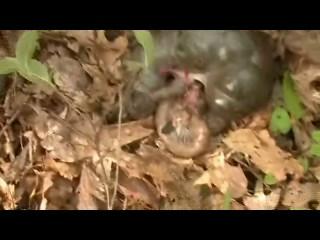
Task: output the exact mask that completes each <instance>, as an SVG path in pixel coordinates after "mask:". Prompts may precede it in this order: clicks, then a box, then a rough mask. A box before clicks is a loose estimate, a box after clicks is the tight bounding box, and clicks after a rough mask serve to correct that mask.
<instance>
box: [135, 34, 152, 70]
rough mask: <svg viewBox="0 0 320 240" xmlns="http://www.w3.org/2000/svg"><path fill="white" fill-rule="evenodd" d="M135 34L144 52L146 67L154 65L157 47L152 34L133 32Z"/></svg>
mask: <svg viewBox="0 0 320 240" xmlns="http://www.w3.org/2000/svg"><path fill="white" fill-rule="evenodd" d="M133 33H134V35H135V37H136V39H137V41H138V43H139V44H140V45H141V46H142V48H143V50H144V64H145V67H148V66H150V65H152V63H153V61H154V55H155V45H154V40H153V37H152V34H151V32H150V31H148V30H133Z"/></svg>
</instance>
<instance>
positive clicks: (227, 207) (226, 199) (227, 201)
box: [223, 191, 232, 210]
mask: <svg viewBox="0 0 320 240" xmlns="http://www.w3.org/2000/svg"><path fill="white" fill-rule="evenodd" d="M231 202H232V197H231V193H230V192H229V191H228V192H227V193H226V194H225V195H224V199H223V210H230V209H231Z"/></svg>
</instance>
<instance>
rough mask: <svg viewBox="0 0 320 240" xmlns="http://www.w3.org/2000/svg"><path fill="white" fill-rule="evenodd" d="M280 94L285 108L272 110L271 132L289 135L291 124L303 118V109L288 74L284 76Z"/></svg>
mask: <svg viewBox="0 0 320 240" xmlns="http://www.w3.org/2000/svg"><path fill="white" fill-rule="evenodd" d="M282 92H283V99H284V105H285V106H284V107H276V108H275V109H274V111H273V114H272V118H271V123H270V128H271V131H273V132H274V133H275V134H287V133H289V132H290V130H291V129H292V126H293V125H292V124H294V123H295V121H298V120H300V119H301V118H302V117H303V116H304V108H303V106H302V103H301V100H300V97H299V95H298V93H297V91H296V89H295V85H294V81H293V79H292V77H291V75H290V73H289V72H286V73H285V74H284V78H283V84H282Z"/></svg>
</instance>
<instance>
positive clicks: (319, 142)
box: [309, 130, 320, 157]
mask: <svg viewBox="0 0 320 240" xmlns="http://www.w3.org/2000/svg"><path fill="white" fill-rule="evenodd" d="M311 138H312V144H311V147H310V150H309V153H310V154H311V155H312V156H315V157H320V131H319V130H315V131H313V132H312V134H311Z"/></svg>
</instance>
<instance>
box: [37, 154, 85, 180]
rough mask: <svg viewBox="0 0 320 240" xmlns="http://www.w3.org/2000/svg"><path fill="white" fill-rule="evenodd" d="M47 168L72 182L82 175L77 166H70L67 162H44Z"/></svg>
mask: <svg viewBox="0 0 320 240" xmlns="http://www.w3.org/2000/svg"><path fill="white" fill-rule="evenodd" d="M43 164H44V166H45V168H47V169H48V170H51V171H55V172H56V173H58V174H59V175H60V176H62V177H64V178H66V179H69V180H72V179H74V178H76V177H78V176H79V175H80V168H79V166H77V165H76V164H68V163H65V162H58V161H56V160H54V159H52V158H46V159H44V160H43Z"/></svg>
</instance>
